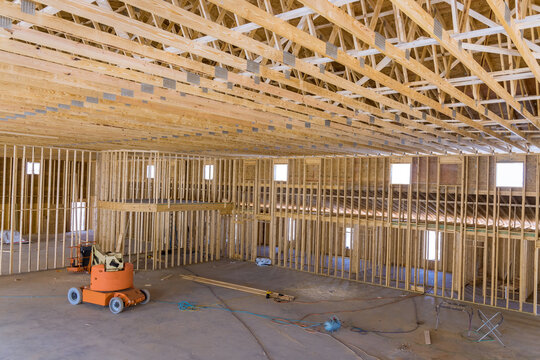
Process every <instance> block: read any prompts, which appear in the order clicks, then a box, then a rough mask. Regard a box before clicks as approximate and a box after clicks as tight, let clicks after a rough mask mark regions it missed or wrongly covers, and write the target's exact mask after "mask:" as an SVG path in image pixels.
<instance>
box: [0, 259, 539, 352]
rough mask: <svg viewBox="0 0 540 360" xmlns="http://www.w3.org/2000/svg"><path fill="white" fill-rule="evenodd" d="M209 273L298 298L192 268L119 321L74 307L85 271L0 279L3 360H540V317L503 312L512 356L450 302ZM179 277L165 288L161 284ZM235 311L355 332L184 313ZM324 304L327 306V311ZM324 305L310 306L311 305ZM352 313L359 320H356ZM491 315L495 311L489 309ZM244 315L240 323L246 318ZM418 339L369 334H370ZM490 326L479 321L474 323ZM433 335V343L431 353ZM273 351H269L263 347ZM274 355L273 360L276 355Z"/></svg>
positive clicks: (223, 266)
mask: <svg viewBox="0 0 540 360" xmlns="http://www.w3.org/2000/svg"><path fill="white" fill-rule="evenodd" d="M187 268H188V269H189V270H191V271H193V272H195V273H196V274H198V275H201V276H205V277H210V278H214V279H218V280H223V281H229V282H234V283H238V284H242V285H247V286H252V287H257V288H262V289H272V290H279V291H280V292H284V293H287V294H291V295H295V296H297V301H295V302H292V303H277V302H274V301H273V300H267V299H265V298H263V297H261V296H257V295H251V294H247V293H242V292H238V291H235V290H230V289H224V288H218V287H212V288H211V290H210V288H209V287H208V286H205V285H201V284H197V283H194V282H191V281H187V280H183V279H181V278H180V277H179V276H178V275H179V274H182V273H184V274H186V273H188V271H187V270H186V269H185V268H175V269H169V270H162V271H154V272H151V271H148V272H137V273H136V275H135V283H136V285H137V286H139V287H146V288H147V289H149V290H150V292H151V296H152V301H151V302H150V303H149V304H146V305H139V306H136V307H134V308H128V309H127V310H125V311H124V312H123V313H121V314H119V315H113V314H111V313H110V311H109V310H108V308H102V307H98V306H95V305H90V304H82V305H78V306H72V305H69V304H68V302H67V299H66V293H67V290H68V289H69V288H70V287H73V286H80V285H83V284H85V283H87V282H88V281H89V276H88V275H85V274H68V273H66V272H65V271H64V270H49V271H42V272H34V273H28V274H20V275H12V276H2V277H0V359H73V358H77V359H212V360H214V359H276V360H277V359H298V360H301V359H310V360H312V359H332V360H338V359H339V360H342V359H343V360H346V359H366V360H367V359H537V358H539V355H540V343H539V342H538V337H539V336H540V320H539V319H537V318H535V317H533V316H532V315H525V314H519V313H514V312H504V316H505V320H504V323H503V325H502V327H501V331H502V334H503V337H502V338H503V341H504V342H505V344H506V347H502V346H501V345H500V344H499V343H497V342H495V341H488V342H482V343H475V342H473V341H471V340H470V339H468V338H466V336H465V335H466V329H467V319H466V315H465V314H464V313H461V312H454V311H450V310H442V312H441V325H440V326H439V329H438V330H434V327H435V304H436V302H439V301H440V299H435V298H432V297H429V296H416V297H411V296H410V295H411V294H410V293H405V292H402V291H399V290H393V289H386V288H381V287H376V286H371V285H363V284H358V283H353V282H348V281H345V280H339V279H334V278H328V277H321V276H316V275H312V274H308V273H303V272H298V271H293V270H287V269H281V268H275V267H267V268H260V267H257V266H255V265H254V264H252V263H245V262H230V261H219V262H214V263H206V264H198V265H192V266H189V267H187ZM168 275H172V276H170V277H168V278H167V279H165V280H161V279H162V278H164V277H166V276H168ZM216 295H217V296H218V297H219V298H221V299H222V300H224V301H225V302H226V304H227V305H228V306H229V307H230V308H232V309H235V310H246V311H250V312H256V313H262V314H267V315H272V316H279V317H285V318H292V319H300V318H302V317H305V316H306V315H307V314H310V313H325V314H319V315H317V314H315V315H311V316H308V317H306V318H305V319H306V320H308V321H316V322H322V321H325V320H327V319H328V318H329V317H330V316H331V315H332V314H334V313H335V314H336V315H337V316H338V317H339V318H340V319H341V320H342V321H343V322H344V327H343V328H341V329H340V330H338V331H337V332H336V333H334V335H333V336H330V335H328V334H322V333H311V332H308V331H305V330H304V329H302V328H299V327H296V326H287V325H279V324H276V323H274V322H272V321H270V320H268V319H264V318H260V317H256V316H253V315H249V314H245V313H235V314H234V315H233V314H231V313H230V312H228V311H223V310H212V309H201V310H198V311H180V310H179V309H178V307H177V306H176V303H177V302H178V301H181V300H185V301H189V302H191V303H197V304H220V303H221V300H219V299H218V298H217V297H216ZM321 300H324V301H322V302H321ZM314 301H315V302H316V303H307V302H314ZM351 310H352V311H351ZM483 310H484V311H485V312H487V313H489V314H491V313H493V312H495V309H491V308H485V309H484V308H483ZM235 315H236V316H235ZM417 322H418V323H419V324H420V325H419V326H418V328H417V329H416V330H414V331H412V332H409V333H402V334H383V333H367V334H360V333H356V332H352V331H350V330H349V327H350V326H351V325H354V326H357V327H361V328H363V329H369V330H382V331H397V330H411V329H415V327H416V324H417ZM473 324H474V325H475V326H478V325H479V320H478V317H477V316H476V315H475V318H474V320H473ZM424 330H430V331H431V338H432V345H425V344H424ZM263 349H264V350H263ZM265 352H266V353H265Z"/></svg>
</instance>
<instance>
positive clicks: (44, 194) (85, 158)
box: [0, 145, 96, 275]
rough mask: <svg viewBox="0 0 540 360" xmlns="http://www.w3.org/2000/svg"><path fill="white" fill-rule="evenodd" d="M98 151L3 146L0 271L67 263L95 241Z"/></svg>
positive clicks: (0, 162) (0, 152)
mask: <svg viewBox="0 0 540 360" xmlns="http://www.w3.org/2000/svg"><path fill="white" fill-rule="evenodd" d="M95 156H96V155H95V153H94V152H90V151H81V150H67V149H57V148H45V147H37V146H13V145H11V146H8V145H2V146H0V180H1V184H0V191H1V194H2V197H1V198H2V200H1V205H0V275H2V274H12V273H20V272H27V271H37V270H45V269H54V268H59V267H64V266H66V265H67V264H66V261H67V258H68V256H69V252H70V247H71V246H74V245H76V244H79V243H80V242H81V241H82V242H84V241H87V239H92V236H93V231H92V229H93V221H92V214H93V211H92V209H93V208H94V206H95V201H94V199H93V197H92V188H93V179H94V176H95Z"/></svg>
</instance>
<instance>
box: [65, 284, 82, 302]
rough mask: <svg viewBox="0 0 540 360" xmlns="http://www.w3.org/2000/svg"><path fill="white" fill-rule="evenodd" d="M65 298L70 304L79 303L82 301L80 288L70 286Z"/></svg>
mask: <svg viewBox="0 0 540 360" xmlns="http://www.w3.org/2000/svg"><path fill="white" fill-rule="evenodd" d="M67 298H68V301H69V303H70V304H71V305H79V304H80V303H82V291H81V289H79V288H76V287H72V288H71V289H69V290H68V294H67Z"/></svg>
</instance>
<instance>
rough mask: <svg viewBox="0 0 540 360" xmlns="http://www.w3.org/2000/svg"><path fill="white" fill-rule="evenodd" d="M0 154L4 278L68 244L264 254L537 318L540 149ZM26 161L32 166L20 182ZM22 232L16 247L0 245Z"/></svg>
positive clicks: (143, 261)
mask: <svg viewBox="0 0 540 360" xmlns="http://www.w3.org/2000/svg"><path fill="white" fill-rule="evenodd" d="M2 151H3V157H2V159H1V163H0V171H2V173H1V175H0V176H1V178H2V189H1V191H2V204H1V224H2V229H1V230H2V233H1V234H2V235H1V236H2V244H1V245H0V247H1V249H2V257H1V258H0V261H1V263H0V265H1V266H0V271H2V274H5V273H14V272H22V271H32V270H41V269H47V268H55V267H64V266H66V265H67V263H66V262H67V258H68V257H69V247H70V246H72V245H76V244H78V243H80V242H83V241H86V240H92V239H93V238H94V237H95V239H96V241H97V242H98V243H99V244H101V245H102V246H103V248H104V250H114V251H121V252H123V253H124V255H125V256H126V258H127V260H128V261H130V262H133V263H134V264H135V266H136V267H137V268H139V269H159V268H166V267H170V266H178V265H183V264H191V263H197V262H202V261H211V260H217V259H220V258H223V257H229V258H233V259H242V260H250V261H253V260H255V258H256V257H257V256H268V257H270V258H271V259H272V261H273V263H274V264H275V265H276V266H283V267H288V268H292V269H297V270H302V271H309V272H313V273H316V274H321V275H327V276H335V277H340V278H344V279H351V280H355V281H361V282H367V283H373V284H378V285H382V286H387V287H394V288H399V289H404V290H409V291H421V292H426V293H429V294H433V295H435V296H441V297H445V298H450V299H458V300H463V301H470V302H474V303H480V304H486V305H491V306H497V307H504V308H508V309H514V310H518V311H525V312H531V313H537V304H538V296H537V294H538V275H539V266H538V247H539V246H540V242H539V240H538V224H539V204H540V199H539V195H540V181H539V178H540V173H539V172H540V166H538V165H539V161H540V157H539V156H538V155H511V156H510V155H505V156H503V155H498V156H486V155H483V156H456V157H435V156H433V157H425V156H422V157H409V158H399V159H397V158H396V159H394V158H388V157H325V158H317V157H310V158H282V159H270V158H266V159H225V158H210V157H201V156H185V155H179V154H172V153H162V152H142V151H104V152H99V153H93V152H87V151H80V150H64V149H51V148H38V147H24V146H4V147H3V148H2ZM500 161H513V162H516V161H518V162H519V161H521V162H523V163H524V165H525V166H524V186H523V187H499V186H497V185H496V181H495V178H496V174H495V168H496V163H497V162H500ZM29 162H30V163H38V164H39V165H40V170H41V171H40V172H39V173H38V174H35V175H31V174H27V173H26V172H27V171H26V170H27V169H26V163H29ZM396 162H401V163H405V164H410V165H411V176H410V183H409V184H392V183H391V181H390V179H391V171H390V169H391V166H392V164H393V163H396ZM279 164H282V165H285V164H286V165H287V173H286V177H285V178H284V179H281V180H280V179H279V178H276V171H275V168H274V166H275V165H279ZM210 167H211V170H210ZM79 208H81V209H84V211H82V212H81V211H80V210H79ZM73 214H79V215H78V216H79V217H80V216H84V219H85V220H84V227H82V226H79V227H78V225H77V221H79V220H80V219H79V218H78V217H77V216H75V217H74V215H73ZM73 224H75V225H73ZM73 226H75V227H73ZM72 229H74V231H73V232H72V231H71V230H72ZM93 229H95V231H93ZM6 230H7V231H6ZM86 230H88V231H86ZM17 231H18V232H20V233H21V234H22V239H23V241H21V242H15V241H6V237H7V238H9V239H12V238H13V237H14V236H15V232H17ZM92 235H94V237H93V236H92Z"/></svg>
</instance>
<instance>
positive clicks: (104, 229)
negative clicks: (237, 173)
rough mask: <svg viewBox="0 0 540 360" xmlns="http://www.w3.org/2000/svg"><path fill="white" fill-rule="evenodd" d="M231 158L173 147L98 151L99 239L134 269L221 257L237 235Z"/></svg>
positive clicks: (162, 266)
mask: <svg viewBox="0 0 540 360" xmlns="http://www.w3.org/2000/svg"><path fill="white" fill-rule="evenodd" d="M234 166H235V161H234V160H228V159H216V158H209V157H201V156H184V155H179V154H173V153H163V152H144V151H103V152H100V154H99V155H98V169H99V174H100V175H99V177H98V183H97V189H96V192H97V197H98V226H97V231H96V238H97V239H99V240H98V243H99V244H100V245H101V246H102V248H103V249H104V250H106V251H117V252H122V253H123V254H124V256H125V258H126V260H127V261H130V262H132V263H133V264H134V266H135V268H136V269H161V268H167V267H170V266H178V265H184V264H192V263H198V262H203V261H212V260H219V259H220V258H222V257H224V256H226V255H227V245H226V244H227V241H228V239H229V237H230V236H232V235H233V234H232V233H231V231H232V230H231V229H232V228H233V227H234V226H233V225H232V224H231V221H232V217H231V213H232V210H233V207H234V204H233V203H232V202H231V200H232V198H233V193H234V192H235V191H236V189H235V187H234V184H233V183H232V182H231V181H230V179H232V178H233V177H232V174H233V171H234Z"/></svg>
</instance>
